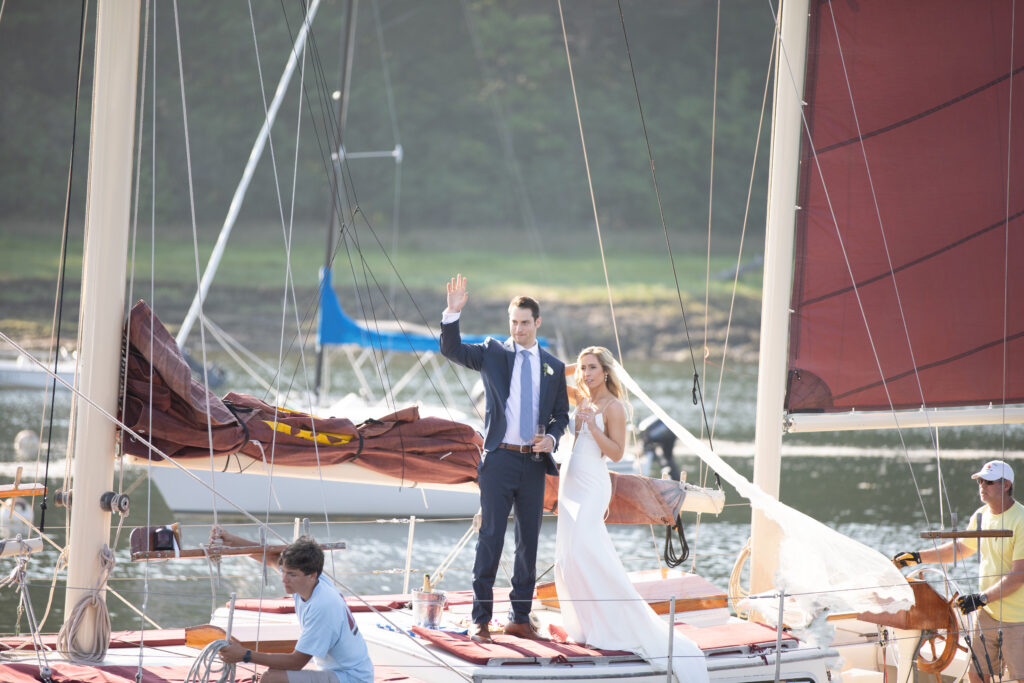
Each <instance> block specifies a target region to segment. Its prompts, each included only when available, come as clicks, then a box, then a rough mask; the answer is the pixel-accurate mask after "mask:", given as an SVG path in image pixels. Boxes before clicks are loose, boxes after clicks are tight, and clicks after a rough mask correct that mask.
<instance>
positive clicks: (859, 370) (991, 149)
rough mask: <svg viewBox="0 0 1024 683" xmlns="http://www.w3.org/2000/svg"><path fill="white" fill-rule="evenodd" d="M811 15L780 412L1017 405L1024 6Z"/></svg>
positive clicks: (826, 6) (844, 7) (940, 5)
mask: <svg viewBox="0 0 1024 683" xmlns="http://www.w3.org/2000/svg"><path fill="white" fill-rule="evenodd" d="M811 9H812V12H811V16H810V24H809V38H808V41H809V42H808V64H807V75H806V92H805V97H804V99H805V100H806V101H807V103H808V104H807V107H806V108H805V114H806V117H807V119H806V120H807V125H808V127H809V131H810V140H811V144H808V140H807V137H806V132H807V131H806V130H805V138H804V144H803V145H802V152H801V165H800V190H799V197H798V199H797V202H796V203H797V205H798V206H799V207H801V210H800V211H798V221H797V237H796V254H795V256H796V272H795V277H794V284H793V295H792V309H793V315H792V318H791V323H790V359H789V370H790V389H789V394H788V397H787V408H788V409H789V410H791V411H845V410H850V409H853V408H856V409H881V410H888V409H889V407H890V403H889V399H888V398H887V397H886V389H887V390H888V393H889V395H890V396H891V397H892V405H893V406H894V407H896V408H915V409H916V408H919V407H920V406H921V405H922V404H923V405H926V406H953V405H984V404H988V403H990V402H991V403H994V404H1002V403H1004V402H1005V403H1020V402H1024V303H1022V302H1024V12H1022V11H1020V8H1018V11H1017V12H1016V16H1014V13H1013V3H1009V2H984V3H978V2H963V1H962V0H941V1H936V0H928V1H924V0H921V1H917V2H878V1H870V2H821V1H817V0H812V2H811ZM833 21H834V24H833ZM1014 24H1015V25H1014ZM1011 41H1015V43H1016V44H1015V45H1011ZM1011 55H1012V60H1013V62H1012V63H1011ZM844 67H845V68H844ZM848 80H849V83H848V82H847V81H848ZM1011 86H1012V87H1011ZM1011 93H1012V99H1013V101H1012V102H1011V100H1010V98H1011ZM855 116H856V118H855ZM858 122H859V131H860V133H859V134H858V125H857V124H858ZM861 137H862V139H863V146H862V145H861ZM876 207H877V210H876ZM883 231H884V240H883ZM840 237H841V243H840ZM844 252H845V256H846V257H848V259H849V269H848V268H847V262H846V258H844ZM854 285H856V287H854ZM858 294H859V300H858V296H857V295H858ZM861 306H863V313H862V310H861ZM869 332H870V338H869ZM872 344H873V345H874V348H875V350H876V351H877V358H878V360H877V362H876V359H875V351H873V350H872ZM918 377H919V378H920V387H919V385H918ZM883 380H884V385H883Z"/></svg>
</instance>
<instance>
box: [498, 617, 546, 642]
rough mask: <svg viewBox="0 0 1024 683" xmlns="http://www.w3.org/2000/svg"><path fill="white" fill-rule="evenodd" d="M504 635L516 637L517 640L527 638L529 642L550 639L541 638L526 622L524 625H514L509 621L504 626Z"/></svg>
mask: <svg viewBox="0 0 1024 683" xmlns="http://www.w3.org/2000/svg"><path fill="white" fill-rule="evenodd" d="M505 635H508V636H516V637H518V638H528V639H530V640H544V641H548V640H551V639H550V638H546V637H544V636H542V635H541V634H540V633H539V632H538V631H537V629H536V628H534V627H533V624H531V623H530V622H526V623H525V624H516V623H514V622H511V621H510V622H509V623H507V624H506V625H505Z"/></svg>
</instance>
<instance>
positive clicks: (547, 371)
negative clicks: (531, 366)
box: [540, 363, 555, 376]
mask: <svg viewBox="0 0 1024 683" xmlns="http://www.w3.org/2000/svg"><path fill="white" fill-rule="evenodd" d="M540 369H541V370H543V371H544V374H545V375H548V376H551V375H553V374H555V371H554V370H552V369H551V366H550V365H548V364H547V363H545V364H544V365H542V366H540Z"/></svg>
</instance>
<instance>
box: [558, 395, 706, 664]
mask: <svg viewBox="0 0 1024 683" xmlns="http://www.w3.org/2000/svg"><path fill="white" fill-rule="evenodd" d="M597 419H598V421H599V423H601V416H600V415H598V416H597ZM610 498H611V480H610V478H609V476H608V468H607V467H606V466H605V464H604V460H603V459H602V457H601V449H600V448H599V447H598V444H597V442H596V441H595V440H594V437H593V436H592V435H591V434H590V431H589V430H588V428H587V426H586V425H584V426H583V428H582V429H581V430H580V434H579V436H578V437H577V438H576V443H575V445H574V446H573V449H572V453H571V455H570V456H569V459H568V460H567V461H566V462H565V463H564V464H563V465H562V471H561V476H559V485H558V531H557V535H556V537H555V586H556V588H557V590H558V602H559V604H560V605H561V610H562V618H563V622H564V626H565V630H566V632H567V633H568V634H569V636H570V637H571V638H572V639H573V640H575V641H576V642H579V643H587V644H589V645H592V646H594V647H599V648H603V649H611V650H632V651H635V652H638V653H639V654H641V655H643V656H644V657H645V658H646V659H648V660H650V661H652V662H654V663H655V664H660V665H664V664H665V662H666V660H667V658H668V650H669V633H670V627H669V624H668V622H666V621H663V620H662V619H661V618H660V617H658V615H657V614H655V613H654V610H652V609H651V608H650V607H649V606H648V605H647V603H646V602H645V601H644V600H643V599H642V598H641V597H640V595H639V594H638V593H637V592H636V589H635V588H634V587H633V584H632V583H631V582H630V580H629V577H628V576H627V575H626V570H625V568H624V567H623V566H622V561H621V560H620V559H619V556H618V553H616V551H615V547H614V546H613V545H612V541H611V538H610V537H609V535H608V531H607V529H606V528H605V525H604V514H605V510H607V508H608V501H609V499H610ZM673 636H674V643H673V645H672V669H673V671H674V673H675V675H676V678H677V679H678V680H679V681H680V683H683V682H685V683H703V682H705V681H707V680H708V673H707V664H706V661H705V658H704V653H703V652H701V650H700V648H698V647H697V646H696V645H695V644H694V643H693V641H691V640H690V639H688V638H686V637H685V636H683V635H682V634H679V633H674V632H673Z"/></svg>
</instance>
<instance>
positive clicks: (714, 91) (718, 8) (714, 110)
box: [619, 0, 724, 444]
mask: <svg viewBox="0 0 1024 683" xmlns="http://www.w3.org/2000/svg"><path fill="white" fill-rule="evenodd" d="M619 4H620V6H621V4H622V2H621V0H619ZM620 12H621V9H620ZM721 34H722V0H718V1H717V2H716V3H715V73H714V77H713V78H712V81H711V82H712V86H711V155H710V157H711V158H710V160H709V162H708V167H709V168H708V237H707V257H706V261H705V266H704V348H703V349H702V351H703V353H702V354H701V357H702V359H703V360H702V363H701V371H702V372H701V374H702V375H703V376H704V377H707V370H708V356H709V355H711V352H710V349H708V324H709V322H710V320H711V308H710V307H709V304H710V301H711V218H712V216H713V215H714V212H713V211H712V209H713V208H714V198H715V141H716V140H717V138H716V136H715V131H716V130H717V124H718V43H719V40H720V39H721ZM723 364H724V360H723ZM716 404H717V399H716ZM706 421H707V420H706V419H705V422H706ZM701 429H704V425H701ZM708 432H709V435H708V443H709V444H710V443H711V435H710V428H709V430H708Z"/></svg>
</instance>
